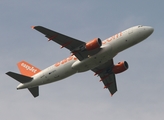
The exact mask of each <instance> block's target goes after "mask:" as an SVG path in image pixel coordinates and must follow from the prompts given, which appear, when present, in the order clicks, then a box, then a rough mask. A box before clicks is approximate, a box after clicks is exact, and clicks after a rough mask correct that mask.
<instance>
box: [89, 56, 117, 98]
mask: <svg viewBox="0 0 164 120" xmlns="http://www.w3.org/2000/svg"><path fill="white" fill-rule="evenodd" d="M113 66H114V64H113V59H112V60H110V61H108V62H106V63H104V64H102V65H100V66H98V67H96V68H94V69H92V71H93V72H95V74H98V75H99V76H100V78H101V80H100V81H102V82H103V83H104V88H108V90H109V91H110V93H111V95H113V94H114V93H115V92H116V91H117V85H116V78H115V74H114V73H112V68H113Z"/></svg>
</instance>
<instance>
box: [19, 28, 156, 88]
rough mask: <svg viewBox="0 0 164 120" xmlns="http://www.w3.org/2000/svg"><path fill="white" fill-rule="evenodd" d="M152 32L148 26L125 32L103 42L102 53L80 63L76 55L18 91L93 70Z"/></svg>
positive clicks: (41, 73)
mask: <svg viewBox="0 0 164 120" xmlns="http://www.w3.org/2000/svg"><path fill="white" fill-rule="evenodd" d="M152 32H153V28H152V27H148V26H135V27H132V28H129V29H127V30H124V31H122V32H120V33H118V34H116V35H114V36H112V37H110V38H107V39H106V40H104V41H102V46H101V51H99V52H98V53H97V54H95V55H93V56H90V55H88V58H86V59H84V60H82V61H79V60H78V59H77V58H76V57H75V56H74V55H73V56H70V57H68V58H66V59H64V60H62V61H61V62H58V63H56V64H54V65H52V66H50V67H48V68H46V69H44V70H43V71H41V72H39V73H37V74H35V75H34V76H32V77H33V80H32V81H31V82H28V83H24V84H23V83H21V84H19V85H18V87H17V89H23V88H31V87H35V86H39V85H43V84H47V83H51V82H55V81H59V80H62V79H64V78H66V77H68V76H71V75H73V74H75V73H78V72H85V71H88V70H91V69H93V68H95V67H97V66H99V65H101V64H103V63H105V62H107V61H108V60H110V59H112V58H113V57H114V56H116V55H117V54H118V53H119V52H121V51H123V50H125V49H127V48H129V47H131V46H133V45H135V44H137V43H139V42H141V41H143V40H144V39H146V38H147V37H148V36H149V35H150V34H151V33H152Z"/></svg>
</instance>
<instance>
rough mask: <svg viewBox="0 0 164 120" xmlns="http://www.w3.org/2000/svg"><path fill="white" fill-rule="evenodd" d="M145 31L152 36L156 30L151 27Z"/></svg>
mask: <svg viewBox="0 0 164 120" xmlns="http://www.w3.org/2000/svg"><path fill="white" fill-rule="evenodd" d="M145 30H146V32H147V34H148V35H151V34H152V33H153V32H154V28H153V27H150V26H145Z"/></svg>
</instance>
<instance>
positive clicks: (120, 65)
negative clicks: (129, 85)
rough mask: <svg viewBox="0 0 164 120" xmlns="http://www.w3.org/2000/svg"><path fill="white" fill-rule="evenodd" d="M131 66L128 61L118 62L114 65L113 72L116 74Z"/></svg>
mask: <svg viewBox="0 0 164 120" xmlns="http://www.w3.org/2000/svg"><path fill="white" fill-rule="evenodd" d="M128 68H129V65H128V63H127V62H126V61H122V62H119V63H118V64H116V65H114V67H113V69H112V72H113V73H114V74H118V73H122V72H124V71H125V70H127V69H128Z"/></svg>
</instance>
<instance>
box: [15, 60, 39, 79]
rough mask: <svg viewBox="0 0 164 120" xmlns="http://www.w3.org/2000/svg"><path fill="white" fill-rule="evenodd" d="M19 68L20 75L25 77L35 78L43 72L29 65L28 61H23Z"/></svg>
mask: <svg viewBox="0 0 164 120" xmlns="http://www.w3.org/2000/svg"><path fill="white" fill-rule="evenodd" d="M17 65H18V68H19V70H20V73H21V74H22V75H25V76H30V77H31V76H33V75H35V74H36V73H38V72H40V71H41V70H40V69H38V68H36V67H34V66H33V65H31V64H29V63H27V62H26V61H21V62H19V63H18V64H17Z"/></svg>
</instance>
